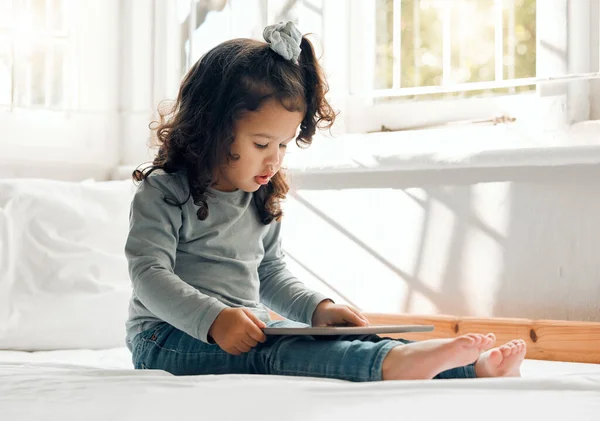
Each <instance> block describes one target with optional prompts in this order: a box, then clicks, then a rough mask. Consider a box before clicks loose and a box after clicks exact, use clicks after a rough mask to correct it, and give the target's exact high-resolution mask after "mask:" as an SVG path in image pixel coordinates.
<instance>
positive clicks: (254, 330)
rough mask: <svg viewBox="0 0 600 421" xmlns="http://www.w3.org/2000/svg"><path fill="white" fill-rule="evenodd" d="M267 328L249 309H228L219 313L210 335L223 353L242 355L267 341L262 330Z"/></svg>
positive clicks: (209, 332) (209, 331)
mask: <svg viewBox="0 0 600 421" xmlns="http://www.w3.org/2000/svg"><path fill="white" fill-rule="evenodd" d="M266 326H267V325H266V324H265V323H264V322H262V321H261V320H260V319H259V318H258V317H256V316H255V315H254V314H253V313H252V312H251V311H250V310H249V309H247V308H244V307H241V308H226V309H225V310H223V311H221V312H220V313H219V315H218V316H217V318H216V319H215V321H214V322H213V324H212V325H211V327H210V329H209V330H208V334H209V335H210V336H211V337H212V338H213V339H214V341H215V342H216V343H217V345H219V346H220V347H221V349H222V350H223V351H225V352H228V353H230V354H233V355H240V354H242V353H244V352H248V351H250V349H252V348H254V347H255V346H256V345H257V344H258V343H259V342H261V343H263V342H264V341H266V340H267V337H266V335H265V334H264V332H263V331H262V330H261V329H262V328H264V327H266Z"/></svg>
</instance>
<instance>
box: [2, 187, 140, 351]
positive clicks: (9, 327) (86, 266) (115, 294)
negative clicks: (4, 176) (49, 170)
mask: <svg viewBox="0 0 600 421" xmlns="http://www.w3.org/2000/svg"><path fill="white" fill-rule="evenodd" d="M134 191H135V186H134V184H133V182H132V181H129V180H127V181H109V182H81V183H73V182H60V181H53V180H27V179H20V180H0V349H15V350H29V351H34V350H51V349H70V348H71V349H72V348H91V349H99V348H112V347H118V346H123V345H124V337H125V327H124V323H125V320H126V318H127V311H128V300H129V297H130V294H131V286H130V281H129V276H128V272H127V262H126V259H125V255H124V251H123V247H124V245H125V239H126V237H127V230H128V223H129V222H128V216H129V205H130V202H131V198H132V196H133V192H134Z"/></svg>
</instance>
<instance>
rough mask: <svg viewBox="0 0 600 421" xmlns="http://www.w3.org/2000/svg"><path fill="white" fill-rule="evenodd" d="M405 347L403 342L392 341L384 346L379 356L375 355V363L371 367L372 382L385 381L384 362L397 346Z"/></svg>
mask: <svg viewBox="0 0 600 421" xmlns="http://www.w3.org/2000/svg"><path fill="white" fill-rule="evenodd" d="M402 345H404V344H403V343H402V342H398V341H394V340H390V341H389V342H387V343H386V344H385V345H384V346H382V347H381V348H380V349H379V351H377V354H376V355H375V361H374V362H373V365H372V366H371V373H370V379H369V380H370V381H381V380H383V360H384V359H385V357H387V354H388V353H389V352H390V351H391V350H392V348H395V347H397V346H402Z"/></svg>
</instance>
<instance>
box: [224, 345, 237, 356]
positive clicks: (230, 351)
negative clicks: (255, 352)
mask: <svg viewBox="0 0 600 421" xmlns="http://www.w3.org/2000/svg"><path fill="white" fill-rule="evenodd" d="M225 351H226V352H228V353H230V354H231V355H240V354H241V352H240V351H239V350H238V349H237V348H235V347H231V348H229V349H226V350H225Z"/></svg>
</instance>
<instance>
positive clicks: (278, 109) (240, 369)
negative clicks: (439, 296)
mask: <svg viewBox="0 0 600 421" xmlns="http://www.w3.org/2000/svg"><path fill="white" fill-rule="evenodd" d="M264 37H265V39H266V41H267V42H266V43H265V42H260V41H255V40H250V39H234V40H231V41H227V42H224V43H222V44H220V45H218V46H216V47H215V48H213V49H212V50H211V51H209V52H208V53H207V54H206V55H204V56H203V57H202V58H201V59H200V60H199V61H198V62H197V63H196V64H195V65H194V66H193V67H192V68H191V69H190V70H189V72H188V73H187V75H186V76H185V78H184V80H183V82H182V84H181V87H180V90H179V94H178V97H177V101H176V103H175V105H174V108H173V110H172V113H171V115H170V118H168V119H165V118H164V117H165V116H164V115H161V118H160V123H159V124H158V127H157V137H158V140H159V144H160V148H159V151H158V154H157V156H156V158H155V159H154V161H153V164H152V165H151V166H150V167H148V168H145V169H144V170H143V171H140V170H136V171H134V173H133V177H134V179H135V180H136V181H139V182H140V185H139V187H138V189H137V192H136V194H135V196H134V198H133V202H132V205H131V213H130V231H129V236H128V238H127V244H126V246H125V252H126V255H127V259H128V263H129V272H130V276H131V280H132V283H133V296H132V298H131V302H130V308H129V319H128V321H127V346H128V347H129V349H130V350H131V352H132V357H133V363H134V366H135V368H137V369H145V368H149V369H161V370H166V371H168V372H170V373H172V374H175V375H192V374H233V373H245V374H275V375H292V376H312V377H328V378H336V379H345V380H350V381H374V380H394V379H396V380H399V379H431V378H434V377H435V378H461V377H490V376H518V375H519V366H520V364H521V361H522V360H523V357H524V355H525V344H524V342H523V341H520V340H514V341H511V342H509V343H507V344H505V345H503V346H501V347H499V348H494V349H489V348H491V346H492V344H493V342H494V341H495V338H494V335H493V334H488V335H480V334H469V335H464V336H461V337H458V338H455V339H443V340H429V341H422V342H410V341H407V340H394V339H389V338H381V337H379V336H377V335H367V336H342V337H338V338H335V339H332V338H331V337H327V339H323V337H311V336H274V337H266V336H265V334H264V333H263V331H262V328H265V327H267V326H269V327H273V326H288V325H297V326H306V325H314V326H324V325H340V324H352V325H359V326H360V325H366V324H367V323H368V321H367V320H366V319H365V317H364V316H363V315H362V314H361V313H360V311H358V310H357V309H355V308H352V307H350V306H346V305H341V304H335V303H334V302H333V301H332V300H330V299H328V298H327V297H326V296H324V295H322V294H320V293H318V292H315V291H311V290H309V289H307V288H306V287H305V286H304V285H303V284H302V283H301V282H300V281H298V280H297V279H296V278H295V277H294V276H293V275H292V274H291V273H290V272H289V271H288V270H287V269H286V265H285V262H284V255H283V252H282V250H281V239H280V230H281V218H282V211H281V208H280V202H281V201H282V200H283V199H284V198H285V197H286V193H287V192H288V185H287V183H286V180H285V177H284V175H283V174H282V172H281V171H280V169H281V164H282V159H283V157H284V155H285V150H286V147H287V145H288V143H289V142H291V141H292V140H295V141H296V142H297V143H298V144H300V145H305V146H308V145H310V143H311V141H312V137H313V135H314V134H315V131H316V128H317V127H319V128H329V127H331V125H332V124H333V122H334V119H335V113H334V112H333V110H332V108H331V107H330V105H329V104H328V103H327V100H326V99H325V94H326V92H327V85H326V83H325V81H324V77H323V72H322V70H321V68H320V66H319V64H318V62H317V59H316V57H315V53H314V50H313V47H312V45H311V43H310V41H308V40H307V39H306V38H305V37H303V36H302V35H301V34H300V32H299V31H298V30H297V29H296V28H295V26H294V24H293V23H292V22H287V23H285V24H278V25H273V26H269V27H267V28H266V29H265V31H264ZM265 305H266V307H265ZM267 307H268V308H269V309H272V310H273V311H275V312H277V313H279V314H281V315H283V316H285V317H286V318H287V319H288V320H284V321H272V320H271V319H270V317H269V312H268V310H267Z"/></svg>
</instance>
